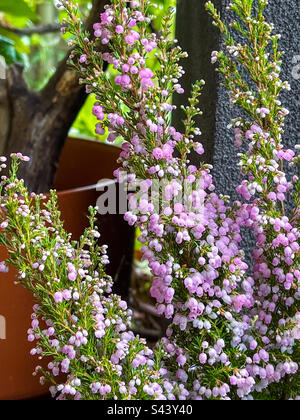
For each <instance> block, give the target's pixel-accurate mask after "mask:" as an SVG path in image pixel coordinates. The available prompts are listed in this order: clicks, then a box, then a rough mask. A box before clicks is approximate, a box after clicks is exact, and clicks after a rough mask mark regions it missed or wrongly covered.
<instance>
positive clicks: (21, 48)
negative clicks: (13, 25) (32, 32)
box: [0, 0, 30, 54]
mask: <svg viewBox="0 0 300 420" xmlns="http://www.w3.org/2000/svg"><path fill="white" fill-rule="evenodd" d="M0 1H1V0H0ZM0 36H3V37H4V38H7V39H10V40H11V41H13V44H14V46H15V49H16V50H17V51H18V53H20V54H24V53H26V54H28V53H29V52H30V48H29V47H28V46H27V45H26V44H24V42H23V41H22V39H21V38H20V37H19V36H18V35H16V34H15V33H14V32H12V31H10V30H9V29H6V28H2V27H0Z"/></svg>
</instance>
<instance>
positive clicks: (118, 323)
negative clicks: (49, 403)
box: [0, 154, 173, 400]
mask: <svg viewBox="0 0 300 420" xmlns="http://www.w3.org/2000/svg"><path fill="white" fill-rule="evenodd" d="M20 160H21V161H22V160H28V158H26V157H24V156H22V155H21V154H17V155H13V156H12V167H11V171H10V176H9V177H8V178H7V177H2V182H1V187H0V190H1V215H2V219H3V221H2V223H1V229H2V232H1V234H0V240H1V244H4V245H5V246H6V247H7V249H8V252H9V260H8V262H9V263H11V264H12V265H14V266H15V267H16V268H17V270H18V272H19V282H20V283H21V284H22V285H23V286H25V287H26V288H27V289H29V290H30V291H31V292H32V293H33V295H34V297H35V300H36V301H37V304H36V305H35V306H34V308H33V310H34V312H33V314H32V317H31V318H32V323H31V328H30V329H29V330H28V340H29V341H30V342H35V344H34V347H33V348H32V350H31V354H32V355H37V356H38V357H39V359H44V358H45V357H47V356H51V360H50V361H49V363H48V366H47V369H45V368H42V367H41V366H37V368H36V374H41V377H40V381H41V383H44V382H45V381H46V380H47V381H49V382H50V383H51V387H50V391H51V393H52V395H53V396H55V395H57V398H58V399H75V400H77V399H81V398H83V399H105V398H108V399H118V400H121V399H164V398H165V397H164V396H163V395H162V394H163V391H165V388H163V384H164V385H165V386H166V387H167V388H168V391H169V393H170V394H171V391H172V389H173V386H172V385H171V384H170V383H168V382H167V381H166V380H164V381H162V378H161V368H160V357H161V351H160V350H159V349H158V351H156V353H155V355H153V352H152V350H150V349H149V348H148V347H147V346H146V343H145V341H144V340H143V339H140V338H138V337H135V336H134V334H133V333H132V332H131V331H130V330H128V329H129V328H130V319H131V311H130V310H127V304H126V302H124V301H122V300H121V299H120V298H119V297H118V296H116V295H113V294H111V286H112V279H111V278H110V277H109V276H107V275H106V274H105V271H104V268H105V265H106V264H108V258H107V255H106V247H105V246H104V247H102V248H99V246H98V245H97V239H98V238H99V236H100V234H99V232H98V230H97V226H95V215H96V213H97V211H96V210H95V209H93V208H90V209H89V210H90V217H89V219H90V227H89V228H88V229H86V230H85V232H84V233H83V235H82V236H81V238H80V241H79V242H75V241H72V240H71V236H70V235H69V234H67V233H66V231H65V230H64V229H63V224H62V222H61V221H60V213H59V211H58V209H57V202H56V201H57V199H56V194H55V192H53V191H52V192H51V194H50V198H49V200H47V201H45V198H46V197H44V196H42V195H34V194H28V191H27V189H26V188H25V187H24V182H23V181H22V180H19V179H18V178H17V170H18V166H19V163H20ZM4 161H5V158H1V162H4ZM3 165H4V166H5V164H3V163H2V166H3ZM1 271H7V268H6V266H5V264H4V263H2V264H1ZM108 294H109V296H108ZM46 360H47V358H46ZM45 365H47V363H46V362H45V363H43V366H45Z"/></svg>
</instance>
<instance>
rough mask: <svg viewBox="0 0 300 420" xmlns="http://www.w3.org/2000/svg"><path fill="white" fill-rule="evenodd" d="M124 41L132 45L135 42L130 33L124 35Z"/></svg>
mask: <svg viewBox="0 0 300 420" xmlns="http://www.w3.org/2000/svg"><path fill="white" fill-rule="evenodd" d="M125 41H126V42H127V44H128V45H133V44H134V43H135V39H134V37H133V36H132V35H126V36H125Z"/></svg>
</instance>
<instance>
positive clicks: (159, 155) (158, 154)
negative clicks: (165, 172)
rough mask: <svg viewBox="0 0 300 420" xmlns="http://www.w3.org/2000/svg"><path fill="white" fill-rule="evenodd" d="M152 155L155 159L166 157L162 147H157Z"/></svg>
mask: <svg viewBox="0 0 300 420" xmlns="http://www.w3.org/2000/svg"><path fill="white" fill-rule="evenodd" d="M152 154H153V157H155V159H162V158H163V157H164V153H163V151H162V149H161V148H160V147H155V148H154V149H153V152H152Z"/></svg>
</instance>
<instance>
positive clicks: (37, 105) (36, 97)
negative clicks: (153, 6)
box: [0, 0, 106, 192]
mask: <svg viewBox="0 0 300 420" xmlns="http://www.w3.org/2000/svg"><path fill="white" fill-rule="evenodd" d="M105 3H106V1H105V0H94V1H93V8H92V11H91V14H90V16H89V19H88V21H87V23H86V27H87V29H88V30H90V31H91V30H92V24H93V23H94V22H96V21H97V19H98V17H99V14H100V12H101V11H102V10H103V6H104V4H105ZM85 98H86V93H85V88H84V87H82V86H79V78H78V76H77V74H76V73H75V72H74V71H71V70H69V69H68V67H67V57H66V58H65V60H64V61H63V62H62V63H61V64H60V65H59V66H58V68H57V71H56V73H55V74H54V76H53V77H52V78H51V80H50V81H49V83H48V84H47V86H46V87H45V88H44V89H43V90H42V91H41V92H38V93H35V92H31V91H30V90H29V89H28V87H27V85H26V82H25V81H24V78H23V76H22V67H20V66H18V65H13V66H11V67H10V68H9V69H8V72H7V78H6V80H5V81H1V83H0V123H2V124H1V125H0V152H1V153H2V154H5V155H6V156H8V155H9V154H10V153H12V152H21V153H23V154H26V155H28V156H30V157H31V161H30V164H29V165H22V167H21V168H20V175H21V176H22V177H23V178H24V179H25V181H26V184H27V185H28V187H29V189H30V190H32V191H35V192H47V191H49V189H50V188H51V186H52V185H53V181H54V178H55V173H56V169H57V165H58V161H59V156H60V152H61V149H62V147H63V145H64V142H65V139H66V137H67V134H68V131H69V129H70V127H71V125H72V123H73V121H74V119H75V118H76V115H77V114H78V112H79V110H80V108H81V107H82V105H83V103H84V100H85Z"/></svg>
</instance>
